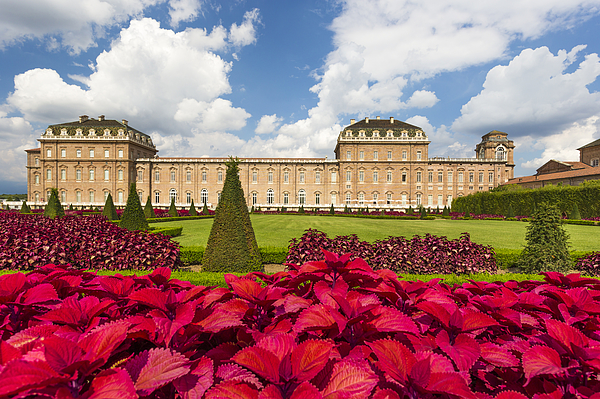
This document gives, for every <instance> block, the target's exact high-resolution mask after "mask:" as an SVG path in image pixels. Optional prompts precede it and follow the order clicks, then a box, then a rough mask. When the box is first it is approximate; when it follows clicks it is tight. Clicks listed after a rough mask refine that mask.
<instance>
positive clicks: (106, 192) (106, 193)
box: [104, 191, 109, 202]
mask: <svg viewBox="0 0 600 399" xmlns="http://www.w3.org/2000/svg"><path fill="white" fill-rule="evenodd" d="M108 194H109V192H108V191H105V192H104V202H106V199H107V198H108Z"/></svg>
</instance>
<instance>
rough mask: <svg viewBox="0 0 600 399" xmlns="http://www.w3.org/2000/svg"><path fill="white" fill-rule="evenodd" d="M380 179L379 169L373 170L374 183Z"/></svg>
mask: <svg viewBox="0 0 600 399" xmlns="http://www.w3.org/2000/svg"><path fill="white" fill-rule="evenodd" d="M378 179H379V174H378V173H377V171H373V183H377V181H378Z"/></svg>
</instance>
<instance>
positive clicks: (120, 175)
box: [117, 169, 123, 181]
mask: <svg viewBox="0 0 600 399" xmlns="http://www.w3.org/2000/svg"><path fill="white" fill-rule="evenodd" d="M117 175H118V179H119V181H122V180H123V169H119V171H118V172H117Z"/></svg>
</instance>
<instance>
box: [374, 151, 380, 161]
mask: <svg viewBox="0 0 600 399" xmlns="http://www.w3.org/2000/svg"><path fill="white" fill-rule="evenodd" d="M377 158H379V152H378V151H373V159H374V160H376V161H377Z"/></svg>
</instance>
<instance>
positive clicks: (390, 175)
mask: <svg viewBox="0 0 600 399" xmlns="http://www.w3.org/2000/svg"><path fill="white" fill-rule="evenodd" d="M386 181H387V182H388V183H391V182H392V171H391V170H388V171H387V174H386Z"/></svg>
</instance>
